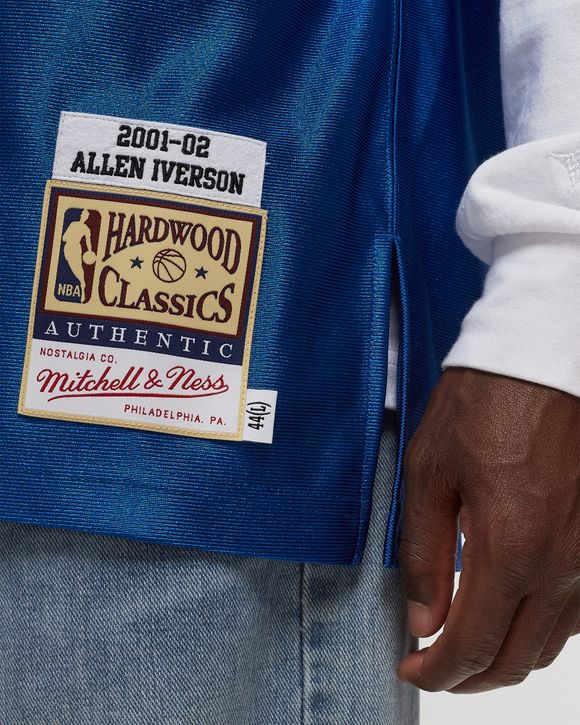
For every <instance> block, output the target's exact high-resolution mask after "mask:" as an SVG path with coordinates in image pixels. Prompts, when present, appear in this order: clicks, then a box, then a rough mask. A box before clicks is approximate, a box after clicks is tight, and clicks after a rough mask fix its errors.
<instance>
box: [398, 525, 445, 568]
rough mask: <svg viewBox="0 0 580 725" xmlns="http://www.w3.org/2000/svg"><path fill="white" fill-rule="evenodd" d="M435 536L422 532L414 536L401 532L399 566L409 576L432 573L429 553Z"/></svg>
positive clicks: (434, 542)
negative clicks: (409, 574)
mask: <svg viewBox="0 0 580 725" xmlns="http://www.w3.org/2000/svg"><path fill="white" fill-rule="evenodd" d="M434 538H435V534H434V533H433V534H430V533H429V532H428V531H426V530H424V531H422V532H421V533H417V534H416V535H413V534H411V532H406V533H405V532H403V534H402V536H401V542H400V548H399V558H400V563H401V566H402V567H403V568H404V569H405V570H406V571H407V572H408V573H411V574H415V575H422V574H430V573H432V566H431V561H430V557H429V552H430V551H432V550H433V547H434V544H436V541H434V540H433V539H434Z"/></svg>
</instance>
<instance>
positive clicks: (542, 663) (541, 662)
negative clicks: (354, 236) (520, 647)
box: [534, 652, 558, 670]
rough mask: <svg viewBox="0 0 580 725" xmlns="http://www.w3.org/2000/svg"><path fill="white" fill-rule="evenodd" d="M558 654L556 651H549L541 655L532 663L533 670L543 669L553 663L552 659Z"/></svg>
mask: <svg viewBox="0 0 580 725" xmlns="http://www.w3.org/2000/svg"><path fill="white" fill-rule="evenodd" d="M557 656H558V652H550V653H546V654H544V655H542V656H541V657H540V658H539V659H538V661H537V662H536V664H535V665H534V669H535V670H544V669H546V667H549V666H550V665H551V664H553V663H554V660H555V659H556V657H557Z"/></svg>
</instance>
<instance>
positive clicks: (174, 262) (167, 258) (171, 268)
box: [153, 249, 187, 282]
mask: <svg viewBox="0 0 580 725" xmlns="http://www.w3.org/2000/svg"><path fill="white" fill-rule="evenodd" d="M186 266H187V265H186V264H185V258H184V257H183V255H182V254H180V253H179V252H178V251H177V250H176V249H162V250H161V251H160V252H157V254H156V255H155V256H154V257H153V272H154V274H155V276H156V277H157V279H160V280H161V281H162V282H177V280H179V279H181V278H182V277H183V275H184V274H185V269H186Z"/></svg>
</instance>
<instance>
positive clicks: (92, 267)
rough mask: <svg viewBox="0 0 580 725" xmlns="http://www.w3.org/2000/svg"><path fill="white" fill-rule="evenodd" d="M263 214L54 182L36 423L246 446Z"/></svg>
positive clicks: (29, 397)
mask: <svg viewBox="0 0 580 725" xmlns="http://www.w3.org/2000/svg"><path fill="white" fill-rule="evenodd" d="M265 225H266V212H265V211H263V210H262V209H258V208H255V207H250V206H241V205H234V204H231V203H227V204H224V203H220V202H216V201H213V202H211V203H208V202H206V201H201V200H199V199H189V198H186V197H184V196H177V195H173V194H162V193H159V192H155V193H152V192H150V191H147V190H135V189H129V188H115V187H110V186H104V185H96V186H95V185H91V184H78V183H71V182H66V181H49V182H48V183H47V187H46V193H45V200H44V209H43V219H42V227H41V233H40V244H39V253H38V262H37V269H36V278H35V283H34V291H33V308H32V313H31V320H30V327H29V335H28V344H27V352H26V361H25V367H24V375H23V382H22V390H21V396H20V403H19V412H20V413H22V414H25V415H33V416H41V417H49V418H62V419H67V420H75V421H84V422H93V423H103V424H108V425H121V426H128V427H135V428H143V429H152V430H156V431H165V432H168V433H177V434H181V435H192V436H200V437H216V438H229V439H242V437H243V430H244V425H243V423H244V416H245V414H246V412H245V404H246V393H247V378H248V364H249V356H250V346H251V337H252V328H253V322H254V315H255V309H256V303H257V295H258V284H259V276H260V266H261V260H262V253H263V245H264V236H265Z"/></svg>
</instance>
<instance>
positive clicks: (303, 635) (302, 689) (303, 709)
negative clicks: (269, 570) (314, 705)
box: [299, 564, 306, 725]
mask: <svg viewBox="0 0 580 725" xmlns="http://www.w3.org/2000/svg"><path fill="white" fill-rule="evenodd" d="M305 569H306V564H301V565H300V585H299V642H300V676H301V682H300V724H301V725H305V722H306V662H305V657H306V653H305V647H306V642H305V639H306V631H305V618H304V576H305V571H304V570H305Z"/></svg>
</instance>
